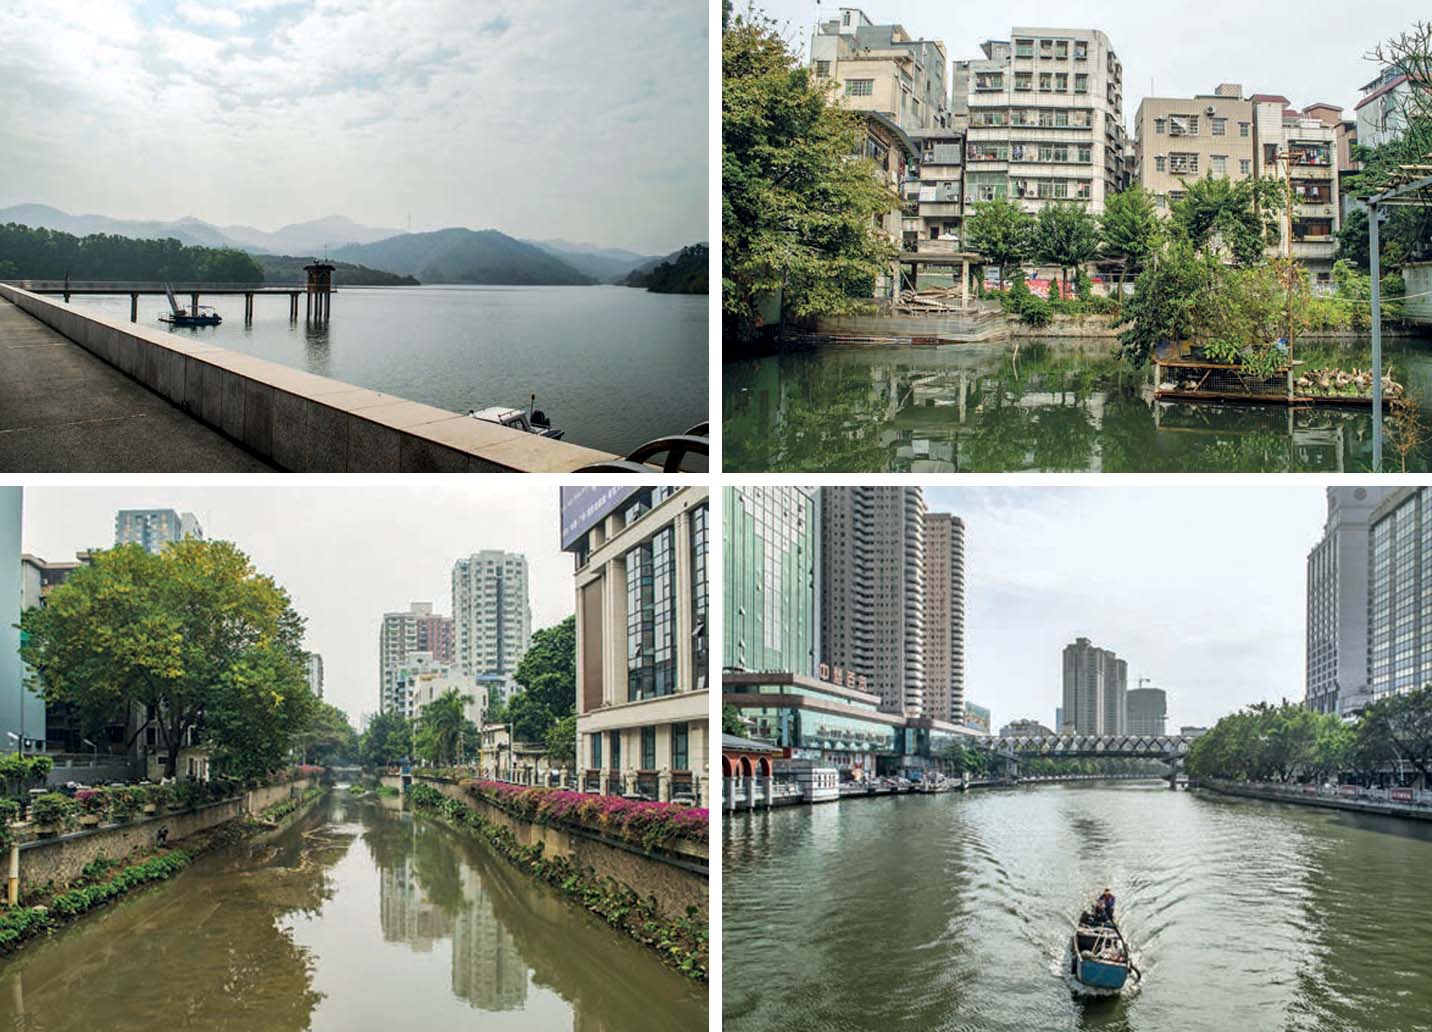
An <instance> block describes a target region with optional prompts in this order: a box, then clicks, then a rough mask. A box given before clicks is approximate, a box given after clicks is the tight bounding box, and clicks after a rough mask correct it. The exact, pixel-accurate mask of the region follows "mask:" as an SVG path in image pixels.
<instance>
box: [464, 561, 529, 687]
mask: <svg viewBox="0 0 1432 1032" xmlns="http://www.w3.org/2000/svg"><path fill="white" fill-rule="evenodd" d="M527 598H528V595H527V558H526V556H523V555H519V554H517V553H515V552H501V551H494V550H486V551H482V552H476V553H474V554H473V555H471V556H468V557H467V558H466V559H459V560H458V561H457V562H455V563H453V566H452V625H453V644H452V657H453V662H454V663H455V664H456V665H457V668H458V669H459V670H460V671H462V674H463V677H465V678H467V679H468V680H473V679H475V678H477V677H478V676H479V675H482V674H501V675H505V676H507V677H509V678H510V677H511V676H512V674H513V673H514V672H515V671H516V670H517V664H518V663H519V662H520V661H521V660H522V656H523V654H524V653H525V652H526V651H527V646H528V644H529V643H530V642H531V640H532V610H531V608H530V606H529V605H528V601H527Z"/></svg>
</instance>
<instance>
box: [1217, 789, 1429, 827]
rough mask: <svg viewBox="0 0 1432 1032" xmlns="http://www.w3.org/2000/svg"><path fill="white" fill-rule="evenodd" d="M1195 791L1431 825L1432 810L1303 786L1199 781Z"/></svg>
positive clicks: (1425, 807)
mask: <svg viewBox="0 0 1432 1032" xmlns="http://www.w3.org/2000/svg"><path fill="white" fill-rule="evenodd" d="M1192 787H1194V788H1196V789H1198V790H1201V791H1208V792H1216V793H1218V794H1219V795H1228V796H1239V797H1241V798H1244V799H1262V800H1265V801H1267V802H1271V803H1289V804H1291V805H1293V806H1316V807H1318V808H1320V809H1324V810H1347V811H1349V812H1352V813H1370V814H1376V815H1377V816H1379V817H1401V818H1404V819H1406V820H1410V821H1432V806H1419V805H1418V804H1416V803H1399V802H1393V801H1391V800H1386V801H1384V800H1381V799H1366V798H1360V797H1358V796H1341V795H1326V794H1322V793H1318V792H1304V791H1302V790H1301V786H1297V787H1293V788H1274V787H1272V786H1268V785H1238V784H1233V783H1231V782H1214V781H1200V782H1198V783H1197V784H1196V785H1194V786H1192Z"/></svg>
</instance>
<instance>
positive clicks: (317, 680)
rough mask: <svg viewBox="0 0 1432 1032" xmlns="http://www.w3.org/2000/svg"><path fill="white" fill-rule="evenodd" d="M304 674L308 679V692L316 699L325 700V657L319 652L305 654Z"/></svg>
mask: <svg viewBox="0 0 1432 1032" xmlns="http://www.w3.org/2000/svg"><path fill="white" fill-rule="evenodd" d="M303 672H304V676H306V677H307V678H308V690H309V691H311V692H312V693H313V696H314V698H316V699H321V698H323V657H322V656H320V655H319V654H318V653H317V652H305V653H304V654H303Z"/></svg>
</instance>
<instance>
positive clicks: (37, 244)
mask: <svg viewBox="0 0 1432 1032" xmlns="http://www.w3.org/2000/svg"><path fill="white" fill-rule="evenodd" d="M21 277H23V278H25V279H52V280H61V279H64V278H66V277H69V278H70V279H72V280H103V281H123V282H145V283H164V282H170V283H252V284H255V285H258V284H261V283H263V281H264V272H263V268H262V267H261V266H260V265H259V263H258V262H257V261H256V260H255V259H254V257H253V256H252V255H250V254H247V253H246V252H244V251H237V250H233V249H231V248H220V247H186V246H185V245H183V244H181V243H180V242H179V241H177V240H173V239H164V240H135V239H131V238H130V237H122V236H111V235H110V234H108V233H94V234H91V235H90V236H84V237H77V236H75V235H73V234H72V233H61V232H59V231H58V230H53V229H33V228H31V227H30V226H22V225H20V224H18V223H15V222H11V223H8V224H7V225H3V226H0V279H19V278H21Z"/></svg>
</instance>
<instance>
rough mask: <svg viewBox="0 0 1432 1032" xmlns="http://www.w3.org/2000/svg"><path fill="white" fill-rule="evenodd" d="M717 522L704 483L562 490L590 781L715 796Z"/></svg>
mask: <svg viewBox="0 0 1432 1032" xmlns="http://www.w3.org/2000/svg"><path fill="white" fill-rule="evenodd" d="M710 522H711V517H710V505H709V499H708V491H707V489H706V488H704V487H683V488H671V487H650V488H631V487H590V488H581V487H578V488H562V549H563V551H566V552H570V553H572V555H573V557H574V561H575V565H576V571H575V585H576V613H577V620H576V623H577V766H578V768H579V770H580V771H581V783H582V787H583V789H584V790H587V791H600V792H602V793H604V794H609V795H633V794H640V795H644V796H647V797H650V798H652V799H662V800H669V799H673V798H680V799H689V800H692V801H696V802H704V801H705V799H706V791H707V788H706V783H707V773H706V772H707V755H708V749H707V733H706V727H707V708H708V700H709V698H710V691H709V686H708V680H707V678H708V670H707V667H708V665H709V662H710V653H709V648H708V644H707V623H708V621H707V616H708V596H709V571H708V567H707V561H708V549H709V542H710V531H711V528H710Z"/></svg>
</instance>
